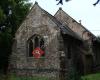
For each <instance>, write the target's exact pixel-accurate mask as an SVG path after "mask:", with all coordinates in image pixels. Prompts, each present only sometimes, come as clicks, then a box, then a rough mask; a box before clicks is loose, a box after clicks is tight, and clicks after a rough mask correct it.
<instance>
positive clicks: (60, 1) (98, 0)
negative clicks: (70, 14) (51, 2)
mask: <svg viewBox="0 0 100 80" xmlns="http://www.w3.org/2000/svg"><path fill="white" fill-rule="evenodd" d="M56 1H59V2H58V4H62V5H63V0H56ZM65 1H66V2H68V1H70V0H65ZM99 2H100V0H97V1H96V2H95V3H94V4H93V5H94V6H96V5H97V4H98V3H99ZM58 4H57V5H58Z"/></svg>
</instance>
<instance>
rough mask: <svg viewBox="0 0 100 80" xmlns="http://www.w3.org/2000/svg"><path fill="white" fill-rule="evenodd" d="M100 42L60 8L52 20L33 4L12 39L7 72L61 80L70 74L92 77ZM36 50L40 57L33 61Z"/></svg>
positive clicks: (97, 62)
mask: <svg viewBox="0 0 100 80" xmlns="http://www.w3.org/2000/svg"><path fill="white" fill-rule="evenodd" d="M98 43H100V41H99V40H98V39H97V38H96V36H95V35H93V34H92V33H91V32H90V31H89V30H87V29H86V28H85V27H84V26H83V25H82V24H81V23H78V22H77V21H75V20H74V19H73V18H72V17H70V16H69V15H68V14H67V13H65V12H64V11H63V10H62V9H61V8H59V10H58V11H57V12H56V14H55V15H54V16H52V15H51V14H49V13H48V12H47V11H45V10H44V9H42V8H41V7H40V6H39V5H38V3H37V2H36V3H35V4H34V6H33V7H32V9H31V10H30V12H29V14H28V15H27V16H26V18H25V20H24V21H23V22H22V24H21V25H20V27H19V29H18V30H17V32H16V34H15V38H14V43H13V47H12V55H11V56H10V65H9V66H10V71H11V72H15V73H16V74H18V75H26V74H28V75H31V76H43V77H45V76H46V77H50V78H54V80H65V78H66V77H67V78H68V76H70V74H71V73H74V72H77V73H78V74H81V75H82V74H88V73H92V72H94V71H96V70H98V69H97V68H94V66H95V65H97V64H99V63H100V62H99V60H100V59H99V56H100V54H99V53H100V50H99V48H98V47H97V45H98ZM37 47H39V48H40V49H41V50H42V51H43V52H44V54H43V55H41V56H40V58H38V59H37V58H35V57H34V55H33V54H32V52H33V50H34V49H36V48H37Z"/></svg>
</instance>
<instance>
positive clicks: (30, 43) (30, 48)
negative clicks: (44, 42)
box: [28, 40, 33, 57]
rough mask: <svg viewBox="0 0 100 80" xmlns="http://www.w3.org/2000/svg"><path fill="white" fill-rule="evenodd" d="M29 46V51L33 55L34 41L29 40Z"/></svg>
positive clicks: (30, 55)
mask: <svg viewBox="0 0 100 80" xmlns="http://www.w3.org/2000/svg"><path fill="white" fill-rule="evenodd" d="M28 46H29V47H28V49H29V50H28V53H29V57H32V56H33V55H32V51H33V42H32V40H30V41H29V45H28Z"/></svg>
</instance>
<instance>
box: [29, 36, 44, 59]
mask: <svg viewBox="0 0 100 80" xmlns="http://www.w3.org/2000/svg"><path fill="white" fill-rule="evenodd" d="M37 47H39V48H40V49H41V50H43V51H44V52H45V47H44V39H43V38H42V37H41V36H38V35H35V36H33V37H31V39H29V40H28V55H29V57H33V54H32V52H33V50H34V49H35V48H37ZM44 56H45V53H44V54H43V55H42V56H41V57H44Z"/></svg>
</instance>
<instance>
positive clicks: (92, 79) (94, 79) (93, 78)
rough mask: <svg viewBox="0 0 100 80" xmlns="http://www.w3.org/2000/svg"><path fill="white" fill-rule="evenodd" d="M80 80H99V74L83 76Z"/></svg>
mask: <svg viewBox="0 0 100 80" xmlns="http://www.w3.org/2000/svg"><path fill="white" fill-rule="evenodd" d="M82 80H100V73H96V74H90V75H86V76H83V77H82Z"/></svg>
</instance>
